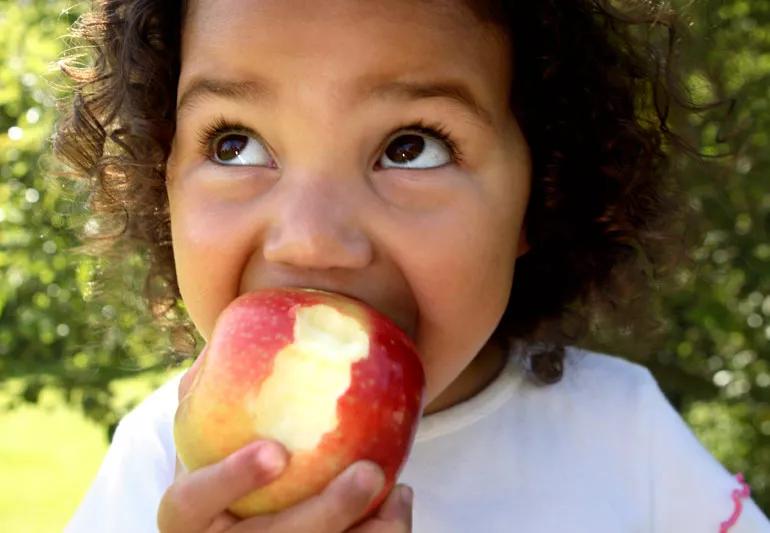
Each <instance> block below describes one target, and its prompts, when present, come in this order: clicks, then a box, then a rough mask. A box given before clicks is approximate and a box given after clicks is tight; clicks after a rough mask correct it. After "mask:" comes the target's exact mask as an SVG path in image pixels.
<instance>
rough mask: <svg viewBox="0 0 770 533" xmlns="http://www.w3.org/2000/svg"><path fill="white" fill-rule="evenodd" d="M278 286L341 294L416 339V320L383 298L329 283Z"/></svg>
mask: <svg viewBox="0 0 770 533" xmlns="http://www.w3.org/2000/svg"><path fill="white" fill-rule="evenodd" d="M278 287H282V288H293V289H303V290H312V291H320V292H326V293H332V294H338V295H340V296H344V297H346V298H350V299H352V300H355V301H357V302H359V303H361V304H363V305H365V306H367V307H370V308H371V309H374V310H375V311H377V312H378V313H379V314H381V315H383V316H385V317H386V318H388V319H389V320H390V321H391V322H393V323H394V324H395V325H396V326H398V328H399V329H401V330H402V331H403V332H404V333H405V334H406V335H407V336H408V337H409V338H410V339H411V340H412V341H414V340H415V330H416V327H415V321H413V320H409V318H408V317H406V316H404V313H403V312H399V310H398V309H397V308H396V306H395V305H392V304H390V305H389V304H388V303H387V302H384V301H381V300H375V299H373V298H367V297H363V296H360V295H359V294H356V293H354V292H351V291H347V290H343V289H340V288H337V287H330V286H328V285H327V286H324V285H308V284H299V283H297V284H293V283H289V284H283V285H280V286H276V287H275V288H278ZM265 288H267V287H265ZM271 288H272V287H271Z"/></svg>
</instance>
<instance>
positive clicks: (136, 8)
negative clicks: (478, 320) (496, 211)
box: [54, 0, 714, 383]
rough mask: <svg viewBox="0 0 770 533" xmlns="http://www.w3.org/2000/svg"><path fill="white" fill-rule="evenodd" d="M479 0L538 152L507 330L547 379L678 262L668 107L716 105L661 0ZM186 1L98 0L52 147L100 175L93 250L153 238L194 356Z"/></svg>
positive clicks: (675, 138) (158, 314) (154, 298)
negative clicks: (591, 332) (174, 227)
mask: <svg viewBox="0 0 770 533" xmlns="http://www.w3.org/2000/svg"><path fill="white" fill-rule="evenodd" d="M466 2H467V3H468V4H469V7H470V8H471V9H472V10H473V12H474V13H475V15H476V16H477V17H478V18H479V19H480V20H481V21H483V22H485V23H491V24H493V25H496V26H498V27H500V28H502V29H504V30H505V31H506V32H507V34H508V35H509V37H510V38H511V39H512V44H513V46H512V48H513V51H514V54H513V55H514V57H513V61H514V72H515V76H514V79H515V81H514V86H513V87H511V98H510V106H511V109H512V111H513V112H514V114H515V116H516V118H517V119H518V121H519V123H520V126H521V128H522V131H523V133H524V136H525V139H526V141H527V143H528V145H529V147H530V150H531V156H532V189H531V198H530V201H529V205H528V208H527V212H526V217H525V227H526V231H527V237H528V241H529V242H530V244H531V249H530V251H529V252H528V253H526V254H525V255H524V256H522V257H521V258H519V260H518V261H517V265H516V275H515V276H514V282H513V288H512V292H511V295H510V303H509V304H508V307H507V309H506V311H505V313H504V315H503V317H502V320H501V322H500V324H499V326H498V327H497V329H496V331H495V333H494V335H493V339H494V340H496V341H499V342H501V343H503V344H510V343H512V342H515V341H517V340H521V341H524V342H526V343H527V344H528V345H529V346H537V347H538V349H536V350H535V351H534V352H532V351H531V352H530V353H529V357H528V367H529V369H530V370H531V372H532V374H533V376H534V377H535V378H536V379H537V380H539V381H540V382H542V383H555V382H557V381H559V380H560V379H561V376H562V372H563V358H564V346H565V345H566V344H568V343H574V342H577V341H579V340H580V339H581V338H582V337H583V336H584V335H585V333H586V332H587V330H588V326H589V325H590V324H591V323H592V322H593V321H594V320H596V319H597V317H600V316H602V315H603V314H604V315H614V317H615V318H616V319H617V318H618V317H621V316H623V314H622V313H618V312H617V311H618V310H623V309H627V308H628V304H629V302H630V301H631V300H633V299H637V298H638V297H639V295H643V294H644V293H645V290H646V288H647V287H648V286H649V282H650V279H651V276H653V277H654V276H660V275H662V273H663V271H664V270H665V269H664V265H665V261H664V259H665V258H666V257H667V255H666V250H667V247H670V246H669V245H670V244H671V242H673V240H672V231H671V228H672V226H671V224H672V220H676V219H677V216H678V214H680V213H681V209H680V208H678V207H677V206H678V205H681V202H679V201H678V198H677V197H678V195H679V194H680V193H679V192H678V191H677V187H676V183H675V180H674V179H673V177H672V172H670V167H671V165H670V163H671V161H672V158H673V157H674V156H675V155H676V154H677V153H679V152H681V153H684V152H689V153H693V152H694V150H693V149H692V148H691V147H690V145H689V144H688V143H687V142H686V141H684V140H683V138H682V137H680V136H679V135H677V134H676V133H674V132H672V131H671V130H670V128H669V124H668V121H669V112H670V108H671V106H672V105H673V106H678V108H680V109H682V110H685V111H688V112H689V111H698V110H703V109H706V108H707V107H709V106H713V105H714V104H708V105H707V106H700V107H699V106H697V105H695V104H694V103H692V102H691V101H690V100H689V97H688V94H687V91H686V90H685V89H684V84H683V83H682V81H681V76H678V74H677V70H676V67H675V64H674V56H675V54H674V48H675V45H676V44H677V43H678V42H679V41H678V39H677V34H678V32H680V31H681V29H682V28H683V26H684V25H683V24H682V23H681V22H680V15H679V14H677V13H675V12H674V11H673V10H672V9H670V8H669V7H666V6H664V5H662V4H661V3H660V2H657V3H655V5H653V3H652V2H648V1H641V0H639V1H636V2H634V1H631V0H626V1H623V2H620V4H622V6H621V7H618V6H615V5H613V4H612V3H611V2H610V1H604V0H537V1H530V2H513V1H512V0H483V1H479V0H466ZM185 9H186V5H185V2H184V1H183V0H182V1H171V0H167V1H160V0H96V1H95V2H94V6H93V9H92V11H91V12H89V13H88V14H86V15H84V16H83V17H81V19H80V20H79V22H78V23H77V24H76V25H75V27H74V29H73V35H74V36H75V37H76V38H77V39H79V40H81V41H84V42H85V44H86V45H87V50H88V51H89V52H90V61H89V62H87V63H85V64H83V63H82V62H79V61H80V59H79V58H78V56H76V55H74V54H72V55H70V56H69V57H68V58H65V60H63V61H62V62H61V66H62V70H63V72H64V74H65V75H66V76H67V77H68V78H69V80H71V82H72V89H73V91H72V99H71V100H70V101H69V103H68V105H67V108H66V109H64V110H63V111H62V115H61V118H60V120H59V123H58V126H57V132H56V135H55V138H54V150H55V153H56V154H57V156H58V157H59V158H60V159H61V160H62V161H63V162H64V163H65V164H67V165H68V166H69V167H70V168H71V169H72V170H73V174H74V175H75V176H77V177H78V178H82V179H85V180H87V181H88V184H89V186H90V187H89V190H90V199H89V208H90V211H91V212H92V213H93V215H94V216H96V217H98V221H99V224H98V228H97V230H96V231H91V232H90V234H89V235H84V236H83V239H84V241H85V242H86V243H87V244H88V245H89V248H88V249H89V250H92V251H93V252H94V253H99V254H109V253H110V251H112V252H113V257H115V256H117V254H116V253H115V250H116V247H115V246H114V245H115V244H117V243H123V244H129V245H130V246H135V247H141V248H140V249H142V250H146V251H147V253H148V258H149V271H148V273H147V278H146V284H145V297H146V300H147V302H148V306H149V309H150V311H151V313H152V315H153V317H154V318H155V319H157V320H165V321H166V323H167V324H168V323H171V324H172V332H175V333H179V332H186V333H187V334H188V335H173V339H172V340H173V342H172V343H173V345H174V349H175V350H176V351H177V352H178V353H182V354H185V355H191V354H192V353H193V350H194V349H195V340H194V334H193V331H194V327H193V326H192V324H191V322H190V321H189V318H187V317H186V316H185V315H184V314H176V313H173V312H170V311H171V310H172V308H174V306H175V305H176V304H177V303H178V302H179V300H180V292H179V287H178V285H177V280H176V272H175V268H174V257H173V252H172V248H171V237H170V222H169V214H168V213H169V210H168V199H167V196H166V189H165V165H166V160H167V158H168V156H169V152H170V147H171V141H172V138H173V136H174V128H175V113H176V109H175V102H176V96H177V95H176V90H177V82H178V78H179V71H180V50H179V48H180V40H181V33H182V30H183V28H182V25H183V22H184V13H185ZM91 229H92V230H93V229H94V227H93V226H92V228H91ZM104 244H107V245H108V246H103V245H104ZM641 265H647V266H648V267H647V268H642V266H641ZM650 265H651V266H650ZM650 269H651V270H650ZM602 310H605V311H606V310H611V311H612V312H611V313H606V312H604V313H603V312H602ZM169 317H170V318H169ZM190 339H192V342H191V341H190Z"/></svg>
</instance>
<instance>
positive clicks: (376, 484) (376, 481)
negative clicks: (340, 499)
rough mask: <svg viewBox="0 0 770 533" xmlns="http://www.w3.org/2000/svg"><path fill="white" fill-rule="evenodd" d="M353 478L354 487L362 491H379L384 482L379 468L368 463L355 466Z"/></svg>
mask: <svg viewBox="0 0 770 533" xmlns="http://www.w3.org/2000/svg"><path fill="white" fill-rule="evenodd" d="M353 479H354V482H355V484H356V487H358V488H359V489H360V490H361V491H363V492H375V493H376V492H379V491H380V490H381V489H382V486H383V485H384V484H385V478H384V476H383V474H382V472H380V470H379V468H377V467H376V466H374V465H372V464H368V463H364V464H361V465H358V466H357V467H356V472H355V475H354V477H353Z"/></svg>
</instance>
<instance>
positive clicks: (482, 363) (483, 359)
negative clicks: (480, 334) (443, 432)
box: [423, 340, 508, 416]
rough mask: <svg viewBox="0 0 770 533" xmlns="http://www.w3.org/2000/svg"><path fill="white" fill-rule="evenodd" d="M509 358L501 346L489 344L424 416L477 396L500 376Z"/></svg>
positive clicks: (424, 411)
mask: <svg viewBox="0 0 770 533" xmlns="http://www.w3.org/2000/svg"><path fill="white" fill-rule="evenodd" d="M507 357H508V352H507V351H506V350H505V349H504V348H503V347H502V346H500V344H498V343H495V342H493V341H491V340H490V341H489V342H487V344H485V345H484V347H483V348H482V349H481V351H480V352H479V353H478V355H476V357H475V358H474V359H473V360H472V361H471V362H470V364H469V365H468V366H466V367H465V369H464V370H463V371H462V372H460V375H459V376H457V378H455V380H454V381H452V382H451V383H450V384H449V386H448V387H447V388H446V389H444V390H443V391H442V392H441V394H439V395H438V396H436V398H434V399H433V401H432V402H430V403H429V404H428V405H426V406H425V409H424V410H423V416H424V415H430V414H433V413H437V412H439V411H443V410H444V409H449V408H450V407H452V406H453V405H457V404H458V403H461V402H464V401H465V400H468V399H470V398H472V397H474V396H476V395H477V394H478V393H479V392H481V391H482V390H484V389H485V388H486V387H487V385H489V384H490V383H491V382H492V381H494V379H495V378H496V377H497V376H498V375H499V374H500V372H501V371H502V369H503V367H504V366H505V361H506V359H507Z"/></svg>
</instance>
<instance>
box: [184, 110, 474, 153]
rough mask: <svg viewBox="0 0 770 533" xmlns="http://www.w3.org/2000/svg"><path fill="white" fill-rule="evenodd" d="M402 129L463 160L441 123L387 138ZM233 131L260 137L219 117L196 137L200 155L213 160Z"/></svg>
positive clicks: (410, 127) (425, 124) (415, 126)
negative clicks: (222, 139) (440, 145)
mask: <svg viewBox="0 0 770 533" xmlns="http://www.w3.org/2000/svg"><path fill="white" fill-rule="evenodd" d="M402 130H410V131H416V132H418V133H422V134H423V135H427V136H429V137H432V138H433V139H435V140H437V141H441V142H443V143H444V144H445V145H446V147H447V149H448V150H449V155H450V157H451V159H452V163H454V164H460V163H462V162H463V154H462V151H460V148H459V147H458V146H457V143H456V142H455V140H454V139H453V137H452V134H451V133H450V132H449V130H448V129H447V127H446V126H444V125H443V124H441V123H438V122H425V121H422V120H417V121H415V122H412V123H409V124H404V125H403V126H400V127H398V128H396V129H394V130H393V131H392V132H391V133H390V134H389V135H388V139H390V140H393V139H394V138H398V137H393V136H394V135H395V134H396V133H398V132H399V131H402ZM234 132H240V133H244V134H247V135H250V136H252V137H256V138H257V139H261V137H259V135H257V134H256V133H255V132H254V130H252V129H251V128H248V127H246V126H244V125H243V124H240V123H237V122H231V121H229V120H227V119H225V118H224V117H220V118H218V119H217V120H216V121H215V122H213V123H212V124H210V125H209V126H207V127H206V128H204V129H203V130H202V131H201V133H200V135H199V137H198V144H199V145H200V149H201V153H202V155H203V156H205V157H207V158H208V159H210V160H213V159H214V151H215V150H216V146H215V143H216V141H217V140H218V139H219V137H221V136H222V135H224V134H225V133H234Z"/></svg>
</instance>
